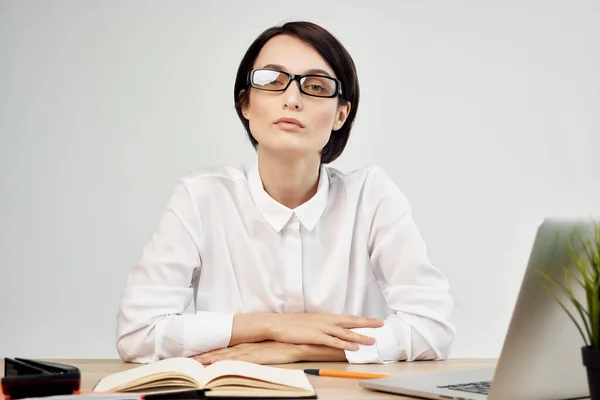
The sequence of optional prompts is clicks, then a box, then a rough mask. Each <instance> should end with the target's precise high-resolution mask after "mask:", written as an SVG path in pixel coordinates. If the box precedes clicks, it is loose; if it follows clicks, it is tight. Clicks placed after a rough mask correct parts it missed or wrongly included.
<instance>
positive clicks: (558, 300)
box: [543, 285, 590, 346]
mask: <svg viewBox="0 0 600 400" xmlns="http://www.w3.org/2000/svg"><path fill="white" fill-rule="evenodd" d="M543 286H544V289H546V291H547V292H548V293H549V294H550V296H552V297H554V300H556V302H557V303H558V305H560V307H561V308H562V309H563V310H565V312H566V313H567V315H568V316H569V318H571V321H573V323H574V324H575V327H577V330H578V331H579V334H580V335H581V337H582V338H583V342H584V343H585V345H586V346H589V345H590V344H589V342H588V340H587V338H586V337H585V335H584V333H583V330H582V329H581V326H580V325H579V323H577V321H576V320H575V318H574V317H573V314H571V312H570V311H569V310H567V307H565V305H564V304H563V303H562V301H560V299H559V298H558V297H556V295H555V294H554V292H553V291H552V290H551V289H550V288H549V287H548V286H547V285H543Z"/></svg>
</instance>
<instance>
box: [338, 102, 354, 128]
mask: <svg viewBox="0 0 600 400" xmlns="http://www.w3.org/2000/svg"><path fill="white" fill-rule="evenodd" d="M351 109H352V105H351V104H350V102H349V101H348V102H346V104H344V105H343V106H339V107H338V109H337V113H336V115H335V121H334V122H333V130H334V131H337V130H340V129H341V128H342V126H344V122H346V119H347V118H348V114H350V110H351Z"/></svg>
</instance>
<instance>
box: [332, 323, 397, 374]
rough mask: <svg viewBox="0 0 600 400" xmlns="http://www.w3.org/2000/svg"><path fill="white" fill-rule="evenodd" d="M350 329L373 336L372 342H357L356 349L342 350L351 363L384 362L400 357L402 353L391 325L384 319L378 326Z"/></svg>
mask: <svg viewBox="0 0 600 400" xmlns="http://www.w3.org/2000/svg"><path fill="white" fill-rule="evenodd" d="M352 331H354V332H356V333H358V334H361V335H365V336H370V337H372V338H375V343H374V344H368V345H365V344H359V345H358V350H344V352H345V353H346V359H347V360H348V362H349V363H351V364H385V363H390V362H394V361H398V360H400V359H402V356H403V354H401V352H400V351H399V347H398V345H397V343H396V339H395V337H394V332H393V330H392V327H391V326H390V325H389V324H388V322H387V321H385V323H384V325H383V326H382V327H380V328H354V329H352Z"/></svg>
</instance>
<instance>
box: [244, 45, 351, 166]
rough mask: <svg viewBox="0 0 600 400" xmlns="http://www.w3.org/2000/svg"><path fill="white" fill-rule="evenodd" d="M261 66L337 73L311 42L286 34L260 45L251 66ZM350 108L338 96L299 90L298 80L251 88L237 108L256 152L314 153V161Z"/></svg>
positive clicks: (304, 71)
mask: <svg viewBox="0 0 600 400" xmlns="http://www.w3.org/2000/svg"><path fill="white" fill-rule="evenodd" d="M265 67H266V68H273V69H278V70H282V71H285V72H289V73H292V74H306V73H309V71H310V73H316V72H312V71H314V70H322V71H324V72H325V73H326V74H327V75H330V76H332V77H334V78H335V77H336V76H335V74H334V72H333V70H332V69H331V67H330V66H329V65H328V64H327V63H326V62H325V60H324V59H323V58H322V57H321V55H320V54H319V53H318V52H317V51H316V50H315V49H314V48H313V47H312V46H310V45H309V44H307V43H305V42H303V41H302V40H300V39H297V38H295V37H292V36H287V35H278V36H275V37H274V38H272V39H271V40H269V41H268V42H267V43H266V44H265V46H264V47H263V48H262V50H261V51H260V53H259V55H258V57H257V58H256V61H255V63H254V66H253V68H265ZM319 74H323V73H322V72H321V73H319ZM349 111H350V103H347V104H346V105H343V106H338V98H337V97H334V98H321V97H313V96H309V95H306V94H304V93H301V92H300V89H299V87H298V82H297V81H292V82H291V83H290V85H289V86H288V88H287V89H286V90H285V91H284V92H269V91H265V90H259V89H256V88H250V94H249V101H248V103H247V105H246V106H245V107H243V108H242V113H243V115H244V117H245V118H246V119H247V120H248V121H249V123H250V131H251V132H252V135H253V136H254V138H255V139H256V141H257V142H258V149H259V152H272V153H276V154H279V155H285V156H290V157H307V156H311V155H314V156H316V157H318V159H319V160H320V151H321V150H322V149H323V147H325V145H326V144H327V142H328V141H329V136H330V135H331V134H332V133H331V131H332V130H334V131H336V130H338V129H340V128H341V127H342V125H343V123H344V121H345V120H346V117H347V116H348V112H349ZM281 118H293V119H295V120H297V121H298V124H296V123H289V122H277V121H278V120H280V119H281ZM333 134H334V135H335V132H334V133H333Z"/></svg>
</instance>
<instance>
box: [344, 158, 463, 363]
mask: <svg viewBox="0 0 600 400" xmlns="http://www.w3.org/2000/svg"><path fill="white" fill-rule="evenodd" d="M365 193H368V194H369V196H368V198H367V199H366V202H368V204H366V207H365V210H366V213H365V218H368V221H369V222H368V223H369V224H370V232H369V243H368V245H369V253H370V259H371V265H372V268H373V272H374V274H375V276H376V278H377V279H378V280H379V281H380V282H381V283H382V286H383V288H384V293H383V294H384V296H385V299H386V301H387V305H388V307H389V308H390V310H392V313H391V314H390V315H389V316H387V318H386V320H385V325H384V326H383V327H381V328H367V329H363V330H362V332H361V333H363V334H365V335H369V336H373V337H375V339H376V343H375V344H373V345H369V346H364V345H360V348H359V350H357V351H353V352H346V355H347V358H348V361H349V362H355V363H378V362H390V361H413V360H440V359H445V358H447V357H448V356H449V354H450V349H451V345H452V342H453V339H454V333H455V328H454V326H453V324H452V323H451V321H450V318H451V314H452V311H453V307H454V303H453V300H452V297H451V296H450V294H449V284H448V281H447V279H446V278H445V276H444V275H443V273H442V272H441V271H440V270H439V269H437V268H436V267H434V266H433V265H432V263H431V262H430V260H429V258H428V256H427V251H426V246H425V242H424V240H423V238H422V236H421V234H420V232H419V230H418V229H417V226H416V225H415V223H414V221H413V218H412V214H411V207H410V204H409V202H408V200H407V199H406V197H405V196H404V195H403V194H402V193H401V191H400V189H399V188H398V187H397V186H396V184H395V183H394V182H393V181H392V180H391V179H390V178H389V177H388V176H387V175H386V174H385V173H384V172H383V171H382V170H381V169H379V168H374V169H373V170H372V171H371V176H370V177H369V179H367V181H366V183H365Z"/></svg>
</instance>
